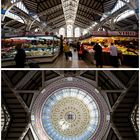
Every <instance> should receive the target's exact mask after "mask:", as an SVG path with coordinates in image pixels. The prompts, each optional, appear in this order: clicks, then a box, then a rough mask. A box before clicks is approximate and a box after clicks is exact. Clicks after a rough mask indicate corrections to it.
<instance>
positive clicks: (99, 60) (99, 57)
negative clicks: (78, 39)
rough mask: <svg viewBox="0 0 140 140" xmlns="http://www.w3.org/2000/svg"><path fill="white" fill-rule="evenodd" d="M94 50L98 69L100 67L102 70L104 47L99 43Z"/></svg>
mask: <svg viewBox="0 0 140 140" xmlns="http://www.w3.org/2000/svg"><path fill="white" fill-rule="evenodd" d="M92 44H93V43H92ZM93 50H94V51H95V54H94V57H95V60H96V67H97V68H98V66H100V68H102V67H103V58H102V57H103V56H102V47H101V46H100V45H99V44H98V43H96V44H95V45H94V48H93Z"/></svg>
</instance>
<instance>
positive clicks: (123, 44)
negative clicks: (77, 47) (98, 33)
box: [81, 37, 139, 56]
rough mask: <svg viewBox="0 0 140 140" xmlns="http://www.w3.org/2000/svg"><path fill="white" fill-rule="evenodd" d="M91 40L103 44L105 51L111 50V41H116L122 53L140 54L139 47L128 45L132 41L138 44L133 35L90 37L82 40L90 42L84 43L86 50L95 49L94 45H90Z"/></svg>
mask: <svg viewBox="0 0 140 140" xmlns="http://www.w3.org/2000/svg"><path fill="white" fill-rule="evenodd" d="M91 42H94V43H99V44H100V45H101V46H102V48H103V49H102V50H103V52H109V46H110V44H111V43H114V44H115V46H116V47H117V49H118V52H119V53H122V54H123V55H133V56H136V55H138V54H139V52H138V48H135V49H134V48H129V47H127V45H128V44H129V43H130V42H134V43H135V44H137V42H138V40H137V38H133V37H131V38H130V37H90V38H88V39H85V40H81V43H82V44H89V45H84V49H86V50H91V49H92V50H93V46H91V45H90V43H91Z"/></svg>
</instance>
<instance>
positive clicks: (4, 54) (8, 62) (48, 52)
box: [1, 34, 60, 67]
mask: <svg viewBox="0 0 140 140" xmlns="http://www.w3.org/2000/svg"><path fill="white" fill-rule="evenodd" d="M17 44H21V46H22V48H23V49H24V50H25V53H26V56H27V57H26V59H27V64H28V62H30V61H34V62H36V63H48V62H49V63H51V62H53V61H54V60H55V59H56V58H57V57H58V55H59V53H60V39H59V38H58V37H57V36H55V35H45V34H44V35H36V36H33V35H30V36H29V35H28V36H27V37H12V38H4V39H2V49H1V58H2V67H14V66H15V62H14V57H15V54H16V49H15V47H16V45H17Z"/></svg>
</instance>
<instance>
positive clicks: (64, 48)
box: [63, 42, 70, 60]
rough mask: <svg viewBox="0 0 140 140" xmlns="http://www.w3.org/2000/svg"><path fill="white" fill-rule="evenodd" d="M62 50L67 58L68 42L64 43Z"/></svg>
mask: <svg viewBox="0 0 140 140" xmlns="http://www.w3.org/2000/svg"><path fill="white" fill-rule="evenodd" d="M63 51H64V53H65V57H66V60H68V58H69V52H70V48H69V45H68V42H65V43H64V47H63Z"/></svg>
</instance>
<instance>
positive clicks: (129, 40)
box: [80, 32, 139, 67]
mask: <svg viewBox="0 0 140 140" xmlns="http://www.w3.org/2000/svg"><path fill="white" fill-rule="evenodd" d="M95 33H96V34H95ZM113 33H114V34H113ZM113 33H112V35H111V34H109V33H106V32H93V34H92V35H90V37H88V38H84V37H83V38H82V39H81V40H80V42H81V45H82V46H83V48H84V50H85V52H86V53H85V54H84V57H85V59H87V60H89V61H90V62H91V63H95V61H94V50H93V48H94V46H92V45H91V42H94V43H99V44H100V45H101V46H102V50H103V64H104V65H111V62H110V53H109V47H110V44H111V43H114V45H115V46H116V47H117V49H118V57H119V62H120V65H126V66H129V67H138V59H139V56H138V54H139V49H138V48H139V47H138V35H137V34H136V33H135V32H134V33H133V34H131V32H130V33H129V32H128V34H125V35H124V34H121V32H120V34H117V32H113ZM124 33H125V32H124Z"/></svg>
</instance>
